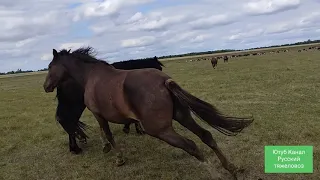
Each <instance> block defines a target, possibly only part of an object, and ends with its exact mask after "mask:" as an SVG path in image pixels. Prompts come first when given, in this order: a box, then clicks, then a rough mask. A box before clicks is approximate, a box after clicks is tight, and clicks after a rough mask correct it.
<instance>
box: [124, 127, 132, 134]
mask: <svg viewBox="0 0 320 180" xmlns="http://www.w3.org/2000/svg"><path fill="white" fill-rule="evenodd" d="M122 131H123V132H124V133H126V134H129V131H130V129H127V128H123V129H122Z"/></svg>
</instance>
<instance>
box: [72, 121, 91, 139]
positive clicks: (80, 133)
mask: <svg viewBox="0 0 320 180" xmlns="http://www.w3.org/2000/svg"><path fill="white" fill-rule="evenodd" d="M76 126H77V127H76V131H75V133H76V138H77V139H79V140H81V139H87V138H89V136H88V135H87V134H86V133H85V131H86V130H87V129H88V128H89V126H88V125H87V124H85V123H84V122H81V121H78V122H77V125H76Z"/></svg>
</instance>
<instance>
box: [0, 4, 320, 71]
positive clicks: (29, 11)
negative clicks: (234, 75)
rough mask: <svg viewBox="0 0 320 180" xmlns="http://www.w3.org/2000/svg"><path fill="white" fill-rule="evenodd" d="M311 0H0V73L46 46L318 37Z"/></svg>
mask: <svg viewBox="0 0 320 180" xmlns="http://www.w3.org/2000/svg"><path fill="white" fill-rule="evenodd" d="M319 8H320V1H319V0H303V1H302V0H241V1H234V0H233V1H231V0H197V1H193V0H174V1H173V0H161V1H160V0H130V1H127V0H126V1H125V0H99V1H97V0H96V1H92V0H91V1H89V0H46V1H36V0H28V1H25V0H15V1H12V0H1V2H0V23H1V24H2V26H0V72H6V71H10V70H16V69H18V68H21V69H24V70H27V69H28V70H38V69H41V68H44V67H46V66H47V65H48V63H49V62H50V60H51V59H52V54H51V53H52V49H53V48H55V49H61V48H71V49H75V48H78V47H80V46H86V45H90V46H92V47H94V48H95V49H96V50H97V51H98V53H99V54H98V57H100V58H104V59H105V60H106V61H108V62H115V61H120V60H127V59H131V58H141V57H151V56H155V55H156V56H161V55H169V54H178V53H187V52H195V51H206V50H216V49H226V48H228V49H229V48H235V49H246V48H251V47H257V46H269V45H275V44H283V43H291V42H296V41H301V40H307V39H320V11H319Z"/></svg>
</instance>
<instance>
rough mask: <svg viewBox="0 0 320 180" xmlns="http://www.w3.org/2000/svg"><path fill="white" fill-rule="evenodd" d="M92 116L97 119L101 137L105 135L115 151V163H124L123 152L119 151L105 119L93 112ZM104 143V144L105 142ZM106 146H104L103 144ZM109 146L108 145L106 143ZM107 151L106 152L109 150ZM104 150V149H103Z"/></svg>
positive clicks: (120, 164) (119, 164)
mask: <svg viewBox="0 0 320 180" xmlns="http://www.w3.org/2000/svg"><path fill="white" fill-rule="evenodd" d="M94 116H95V117H96V119H97V120H98V122H99V125H100V128H101V130H100V131H101V137H102V139H103V138H104V137H105V138H106V139H107V140H108V141H109V143H110V144H111V145H112V147H113V148H114V149H115V151H116V155H117V159H116V165H117V166H122V165H124V163H125V162H126V161H125V159H124V157H123V153H122V151H121V149H120V148H119V147H118V146H117V144H116V142H115V141H114V138H113V135H112V133H111V131H110V127H109V123H108V121H107V120H105V119H104V118H102V117H101V116H99V115H97V114H94ZM102 131H103V132H104V135H105V136H103V135H102ZM105 145H106V144H105ZM105 147H106V146H105ZM108 147H109V145H108ZM107 150H109V151H110V150H111V148H110V149H107ZM109 151H108V152H109ZM104 152H106V151H104Z"/></svg>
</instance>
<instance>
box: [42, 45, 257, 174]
mask: <svg viewBox="0 0 320 180" xmlns="http://www.w3.org/2000/svg"><path fill="white" fill-rule="evenodd" d="M88 49H91V47H88ZM82 52H83V48H80V49H78V50H75V51H73V52H72V53H69V52H68V51H67V50H61V51H60V52H57V51H56V50H55V49H53V60H52V61H51V62H50V64H49V72H48V74H47V76H46V79H45V82H44V84H43V88H44V90H45V92H47V93H48V92H53V90H54V89H55V88H56V87H57V86H58V85H59V83H60V81H61V79H63V78H66V77H69V76H70V77H72V78H73V79H75V80H76V81H77V82H78V83H79V84H81V86H83V88H84V89H85V93H84V99H85V104H86V106H87V108H88V109H89V110H90V111H91V112H92V113H93V114H94V116H95V117H96V119H97V120H98V122H99V125H100V127H102V128H103V130H104V132H105V135H106V139H107V140H108V141H109V142H110V144H111V145H112V147H113V148H114V149H115V151H116V154H117V161H116V164H117V165H118V166H121V165H123V164H124V163H125V160H124V157H123V155H122V151H121V150H120V148H119V147H118V146H117V144H116V143H115V140H114V138H113V135H112V133H111V131H110V128H109V123H108V122H112V123H117V124H126V123H129V122H138V123H140V124H141V126H142V127H143V128H144V132H145V133H146V134H148V135H150V136H153V137H156V138H158V139H160V140H163V141H165V142H167V143H168V144H170V145H172V146H174V147H177V148H181V149H183V150H184V151H186V152H187V153H189V154H190V155H192V156H194V157H196V158H197V159H198V160H199V161H201V162H205V158H204V156H203V154H202V153H201V152H200V151H199V149H198V147H197V145H196V144H195V143H194V142H193V141H192V140H190V139H187V138H185V137H183V136H181V135H179V134H178V133H176V132H175V130H174V129H173V127H172V119H174V120H176V121H177V122H179V123H180V124H181V125H183V126H184V127H186V128H187V129H189V130H190V131H191V132H193V133H194V134H196V135H197V136H198V137H199V138H200V139H201V140H202V141H203V142H204V143H205V144H207V145H208V146H209V147H210V148H211V149H212V150H213V151H214V152H215V153H216V155H217V156H218V158H219V159H220V161H221V163H222V165H223V167H224V168H225V169H226V170H228V171H229V172H230V173H231V174H232V175H233V177H234V178H235V179H236V178H237V172H238V168H236V167H235V166H234V165H233V164H232V163H231V162H230V161H229V160H228V159H227V158H226V157H225V155H224V153H223V152H222V151H221V150H220V148H219V147H218V145H217V143H216V141H215V140H214V139H213V137H212V135H211V133H210V132H209V131H208V130H205V129H204V128H202V127H201V126H199V125H198V124H197V123H196V122H195V120H194V119H193V118H192V116H191V111H192V112H193V113H194V114H196V115H197V116H198V117H199V118H200V119H201V120H204V121H205V122H207V123H208V124H209V125H210V126H211V127H213V128H215V129H217V130H218V131H219V132H221V133H223V134H225V135H229V136H232V135H236V134H238V133H239V132H241V131H242V130H243V129H244V128H245V127H247V126H249V125H250V124H251V123H252V122H253V118H237V117H227V116H224V115H223V114H221V113H220V112H219V111H218V110H217V109H216V108H215V107H214V106H212V105H211V104H209V103H207V102H205V101H203V100H200V99H198V98H197V97H195V96H193V95H191V94H190V93H188V92H187V91H185V90H183V89H182V88H181V87H180V86H179V85H178V84H177V83H176V82H175V81H173V80H172V79H171V77H169V76H168V75H167V74H165V73H164V72H162V71H160V70H157V69H151V68H150V69H138V70H119V69H115V68H114V67H113V66H111V65H110V64H108V63H107V62H105V61H102V60H98V59H96V58H95V57H93V56H91V55H88V54H83V53H82ZM111 145H110V149H109V150H111Z"/></svg>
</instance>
